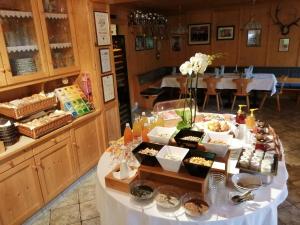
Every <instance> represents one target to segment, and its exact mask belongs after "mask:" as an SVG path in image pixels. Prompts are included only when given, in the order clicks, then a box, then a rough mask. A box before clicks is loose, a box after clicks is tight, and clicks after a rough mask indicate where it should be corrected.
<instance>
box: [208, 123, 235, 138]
mask: <svg viewBox="0 0 300 225" xmlns="http://www.w3.org/2000/svg"><path fill="white" fill-rule="evenodd" d="M211 123H221V124H223V123H227V124H228V126H229V129H228V130H227V131H213V130H210V129H209V128H208V127H209V125H210V124H211ZM234 127H235V126H234V125H233V124H232V123H230V122H228V121H216V120H212V121H208V122H206V123H205V125H204V131H205V133H208V134H210V133H212V134H215V135H219V136H223V135H228V134H229V133H230V131H231V130H232V129H233V128H234Z"/></svg>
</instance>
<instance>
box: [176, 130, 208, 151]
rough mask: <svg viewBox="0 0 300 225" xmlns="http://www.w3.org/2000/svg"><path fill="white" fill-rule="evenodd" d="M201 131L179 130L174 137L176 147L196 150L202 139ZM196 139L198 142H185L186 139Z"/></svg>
mask: <svg viewBox="0 0 300 225" xmlns="http://www.w3.org/2000/svg"><path fill="white" fill-rule="evenodd" d="M203 134H204V133H203V132H202V131H194V130H188V129H182V130H180V131H179V132H178V133H177V134H176V136H175V137H174V139H175V141H176V143H177V145H179V146H183V147H186V148H197V147H198V144H199V143H200V141H201V139H202V137H203ZM189 136H192V137H196V138H198V139H199V141H193V140H185V139H184V138H186V137H189Z"/></svg>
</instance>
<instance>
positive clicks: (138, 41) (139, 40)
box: [135, 36, 145, 51]
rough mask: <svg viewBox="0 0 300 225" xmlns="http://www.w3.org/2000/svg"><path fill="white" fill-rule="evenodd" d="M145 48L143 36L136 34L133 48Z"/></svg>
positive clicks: (138, 49)
mask: <svg viewBox="0 0 300 225" xmlns="http://www.w3.org/2000/svg"><path fill="white" fill-rule="evenodd" d="M144 49H145V40H144V36H136V37H135V50H136V51H141V50H144Z"/></svg>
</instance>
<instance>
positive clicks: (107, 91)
mask: <svg viewBox="0 0 300 225" xmlns="http://www.w3.org/2000/svg"><path fill="white" fill-rule="evenodd" d="M102 88H103V98H104V102H109V101H112V100H114V99H115V88H114V78H113V75H112V74H110V75H106V76H102Z"/></svg>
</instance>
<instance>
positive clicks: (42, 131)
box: [18, 114, 73, 139]
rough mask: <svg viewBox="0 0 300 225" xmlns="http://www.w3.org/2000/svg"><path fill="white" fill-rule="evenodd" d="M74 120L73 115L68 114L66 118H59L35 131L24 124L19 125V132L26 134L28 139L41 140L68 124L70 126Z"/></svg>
mask: <svg viewBox="0 0 300 225" xmlns="http://www.w3.org/2000/svg"><path fill="white" fill-rule="evenodd" d="M72 119H73V117H72V115H71V114H66V115H64V116H61V117H58V118H57V119H55V120H53V121H51V122H50V123H47V124H44V125H42V126H39V127H35V128H34V129H32V130H31V129H30V128H29V127H27V126H23V125H22V124H20V125H18V131H19V132H20V133H21V134H24V135H26V136H28V137H31V138H34V139H36V138H39V137H41V136H43V135H45V134H47V133H49V132H51V131H53V130H56V129H58V128H60V127H62V126H64V125H66V124H68V123H69V122H71V121H72Z"/></svg>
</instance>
